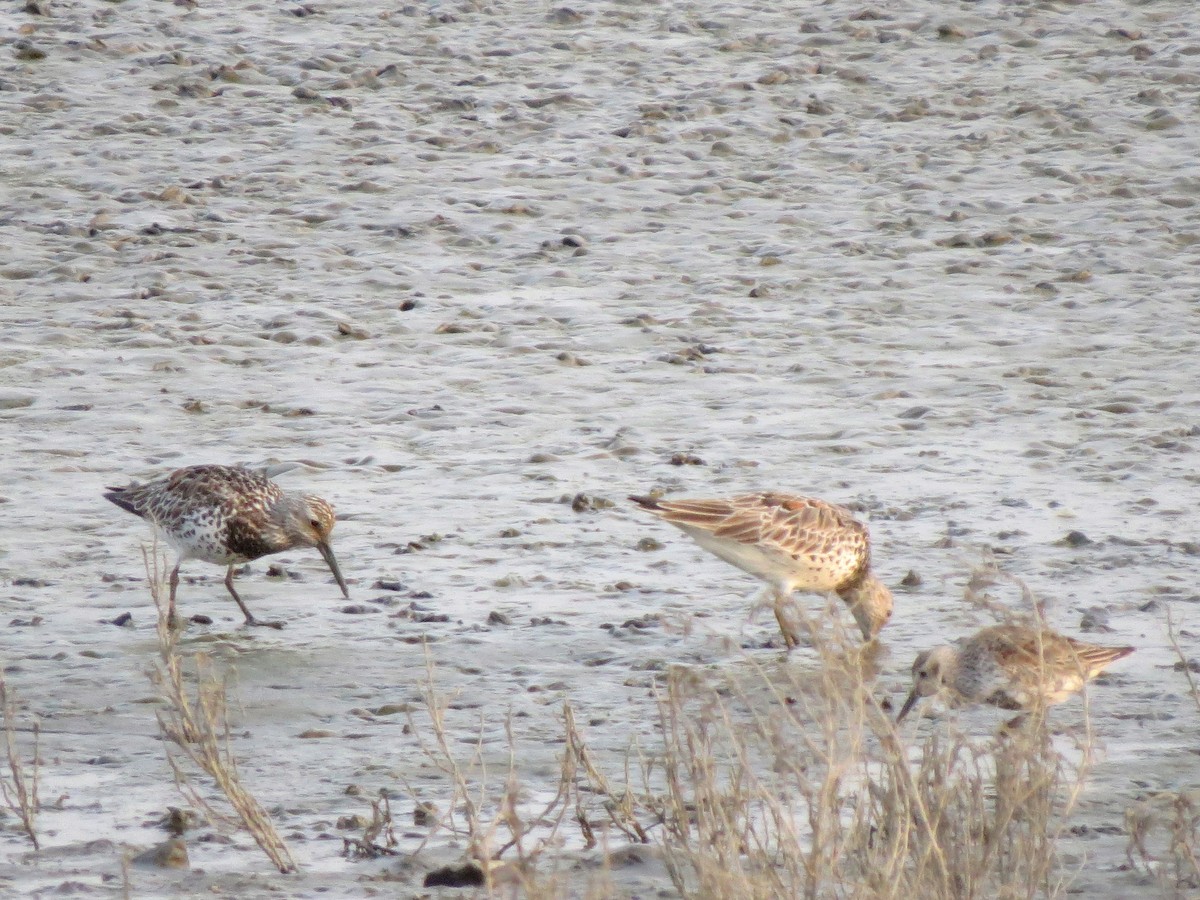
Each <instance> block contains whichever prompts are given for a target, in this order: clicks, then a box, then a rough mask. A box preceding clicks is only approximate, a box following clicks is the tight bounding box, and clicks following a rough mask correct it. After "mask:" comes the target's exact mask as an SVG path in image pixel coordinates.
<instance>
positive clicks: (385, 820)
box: [342, 791, 399, 859]
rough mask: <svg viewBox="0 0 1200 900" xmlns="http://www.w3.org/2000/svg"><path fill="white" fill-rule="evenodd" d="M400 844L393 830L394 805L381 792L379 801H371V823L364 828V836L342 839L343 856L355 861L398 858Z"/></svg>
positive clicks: (385, 792)
mask: <svg viewBox="0 0 1200 900" xmlns="http://www.w3.org/2000/svg"><path fill="white" fill-rule="evenodd" d="M380 838H382V839H383V842H382V843H380ZM398 843H399V841H397V840H396V832H395V831H394V830H393V828H392V805H391V803H390V802H388V795H387V791H380V792H379V799H378V800H372V801H371V821H370V822H368V823H367V824H366V826H365V827H364V828H363V836H362V837H361V838H342V856H345V857H347V858H353V859H375V858H376V857H379V856H398V855H399V854H398V852H397V851H396V849H395V847H396V845H397V844H398Z"/></svg>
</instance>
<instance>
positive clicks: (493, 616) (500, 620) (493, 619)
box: [487, 609, 512, 625]
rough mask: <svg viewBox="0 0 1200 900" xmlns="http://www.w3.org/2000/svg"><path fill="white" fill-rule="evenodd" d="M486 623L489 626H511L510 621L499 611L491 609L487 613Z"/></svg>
mask: <svg viewBox="0 0 1200 900" xmlns="http://www.w3.org/2000/svg"><path fill="white" fill-rule="evenodd" d="M487 622H488V624H489V625H511V624H512V619H510V618H509V617H508V616H506V615H505V614H504V613H502V612H500V611H499V610H496V609H493V610H492V611H491V612H490V613H488V617H487Z"/></svg>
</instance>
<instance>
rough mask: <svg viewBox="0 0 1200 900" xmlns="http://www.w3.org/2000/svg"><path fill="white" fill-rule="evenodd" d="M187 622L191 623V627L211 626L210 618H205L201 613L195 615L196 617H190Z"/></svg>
mask: <svg viewBox="0 0 1200 900" xmlns="http://www.w3.org/2000/svg"><path fill="white" fill-rule="evenodd" d="M188 621H189V622H191V623H192V624H193V625H211V624H212V616H206V615H203V614H202V613H196V615H194V616H192V617H191V618H190V619H188Z"/></svg>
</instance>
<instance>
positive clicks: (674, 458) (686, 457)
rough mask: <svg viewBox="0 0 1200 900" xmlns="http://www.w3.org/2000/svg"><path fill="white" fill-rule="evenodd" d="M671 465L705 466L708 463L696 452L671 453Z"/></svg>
mask: <svg viewBox="0 0 1200 900" xmlns="http://www.w3.org/2000/svg"><path fill="white" fill-rule="evenodd" d="M671 465H673V466H704V465H708V464H707V463H706V462H705V461H704V460H702V459H701V458H700V457H698V456H697V455H696V454H694V453H674V454H672V455H671Z"/></svg>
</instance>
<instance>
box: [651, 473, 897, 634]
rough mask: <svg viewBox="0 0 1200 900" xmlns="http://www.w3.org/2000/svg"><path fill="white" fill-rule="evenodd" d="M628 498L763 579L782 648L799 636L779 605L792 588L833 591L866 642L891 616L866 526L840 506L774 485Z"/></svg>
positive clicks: (697, 541)
mask: <svg viewBox="0 0 1200 900" xmlns="http://www.w3.org/2000/svg"><path fill="white" fill-rule="evenodd" d="M629 499H630V500H632V501H633V502H634V503H637V504H638V505H639V506H641V507H642V508H643V509H648V510H649V511H650V512H652V513H654V514H655V515H656V516H658V517H659V518H660V519H662V520H664V521H666V522H670V523H671V524H672V525H674V526H676V527H677V528H679V529H681V530H683V531H684V532H686V533H687V534H688V535H690V536H691V537H692V539H693V540H695V542H696V543H697V544H699V545H700V546H701V547H703V548H704V549H705V550H707V551H708V552H710V553H712V554H714V555H716V556H718V557H720V558H721V559H723V560H725V562H727V563H730V564H731V565H734V566H737V567H738V568H739V569H741V570H742V571H744V572H749V573H750V574H751V575H754V576H757V577H758V578H761V579H762V580H763V581H765V582H767V587H766V588H765V589H764V595H765V596H766V597H769V598H770V599H771V601H772V602H771V606H772V608H773V609H774V611H775V619H776V621H778V622H779V628H780V630H781V631H782V632H783V639H784V642H785V643H786V644H787V646H788V649H791V648H792V647H795V646H796V645H797V644H798V643H799V642H800V640H799V638H798V637H797V635H796V633H795V630H794V628H793V626H792V625H791V624H790V623H789V622H788V621H787V618H786V617H785V615H784V610H783V607H784V605H785V604H786V602H787V601H788V599H789V598H790V597H791V595H792V593H793V592H794V591H798V590H803V591H816V592H826V593H827V592H833V593H835V594H837V595H838V596H839V597H841V598H842V600H843V601H845V603H846V605H847V606H849V607H850V612H851V613H853V615H854V620H855V621H856V622H857V623H858V627H859V629H860V630H861V631H862V634H863V638H864V640H868V641H869V640H871V639H872V638H874V637H875V636H876V635H877V634H879V630H880V629H881V628H883V626H884V625H885V624H886V623H887V620H888V619H889V618H890V617H891V615H892V592H891V591H889V590H888V589H887V587H886V586H885V585H884V584H883V582H881V581H880V580H879V579H878V578H876V577H875V576H874V575H873V574H872V573H871V539H870V536H869V535H868V533H867V526H866V525H864V524H863V523H862V522H859V521H858V520H857V519H855V518H854V516H852V515H851V514H850V511H849V510H846V509H843V508H842V507H840V506H834V505H833V504H832V503H826V502H825V501H824V500H815V499H813V498H812V497H796V496H792V495H789V494H778V493H774V492H766V493H761V494H746V495H744V496H740V497H730V498H728V499H725V500H659V499H656V498H654V497H630V498H629Z"/></svg>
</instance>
